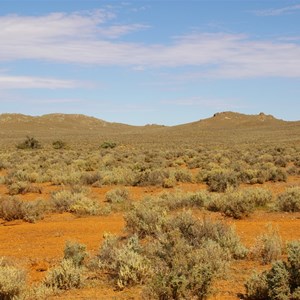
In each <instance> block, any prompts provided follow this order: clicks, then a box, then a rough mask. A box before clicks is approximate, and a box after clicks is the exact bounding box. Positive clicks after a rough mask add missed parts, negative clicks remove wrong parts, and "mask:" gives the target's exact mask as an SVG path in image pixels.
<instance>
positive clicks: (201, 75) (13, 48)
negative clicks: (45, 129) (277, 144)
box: [0, 0, 300, 125]
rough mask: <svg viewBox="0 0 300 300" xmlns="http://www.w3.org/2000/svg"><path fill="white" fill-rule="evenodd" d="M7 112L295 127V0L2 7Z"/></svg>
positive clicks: (299, 83)
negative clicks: (268, 119) (227, 118)
mask: <svg viewBox="0 0 300 300" xmlns="http://www.w3.org/2000/svg"><path fill="white" fill-rule="evenodd" d="M0 41H1V44H0V113H7V112H9V113H23V114H30V115H41V114H47V113H54V112H57V113H58V112H59V113H81V114H86V115H90V116H95V117H97V118H100V119H104V120H106V121H111V122H121V123H127V124H133V125H144V124H149V123H157V124H165V125H174V124H181V123H187V122H192V121H196V120H199V119H203V118H207V117H210V116H211V115H212V114H214V113H215V112H220V111H228V110H230V111H237V112H241V113H247V114H258V113H260V112H265V113H267V114H272V115H274V116H275V117H277V118H281V119H285V120H300V0H298V1H289V0H285V1H283V0H282V1H272V0H268V1H267V0H265V1H252V0H251V1H247V0H236V1H227V0H220V1H216V0H210V1H209V0H208V1H201V0H199V1H196V0H194V1H190V0H184V1H172V0H165V1H155V0H152V1H143V0H139V1H96V0H94V1H89V0H82V1H76V0H72V1H71V0H68V1H63V0H53V1H47V0H39V1H27V0H22V1H16V0H0Z"/></svg>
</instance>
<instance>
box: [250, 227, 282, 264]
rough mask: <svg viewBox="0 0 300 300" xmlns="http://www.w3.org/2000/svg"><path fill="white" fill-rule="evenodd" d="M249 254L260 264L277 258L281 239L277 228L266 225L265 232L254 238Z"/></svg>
mask: <svg viewBox="0 0 300 300" xmlns="http://www.w3.org/2000/svg"><path fill="white" fill-rule="evenodd" d="M251 254H252V256H253V257H254V258H256V259H258V260H259V261H260V262H261V263H262V264H268V263H270V262H272V261H274V260H277V259H279V258H280V256H281V254H282V241H281V237H280V235H279V232H278V230H276V229H274V228H273V227H272V226H271V225H268V226H267V232H266V233H264V234H262V235H260V236H259V237H258V238H257V239H256V242H255V244H254V246H253V248H252V249H251Z"/></svg>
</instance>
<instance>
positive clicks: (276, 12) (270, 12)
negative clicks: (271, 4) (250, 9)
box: [254, 4, 300, 17]
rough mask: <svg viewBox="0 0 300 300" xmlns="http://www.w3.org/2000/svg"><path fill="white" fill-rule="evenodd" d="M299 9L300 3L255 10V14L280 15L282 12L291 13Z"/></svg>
mask: <svg viewBox="0 0 300 300" xmlns="http://www.w3.org/2000/svg"><path fill="white" fill-rule="evenodd" d="M299 10H300V4H296V5H291V6H286V7H281V8H271V9H265V10H259V11H255V12H254V13H255V14H256V15H257V16H263V17H264V16H280V15H284V14H291V13H294V12H296V11H299Z"/></svg>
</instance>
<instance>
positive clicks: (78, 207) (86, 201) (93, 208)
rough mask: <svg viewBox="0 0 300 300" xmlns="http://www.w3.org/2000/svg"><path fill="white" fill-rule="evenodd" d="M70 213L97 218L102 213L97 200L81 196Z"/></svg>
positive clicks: (71, 207) (72, 206) (76, 198)
mask: <svg viewBox="0 0 300 300" xmlns="http://www.w3.org/2000/svg"><path fill="white" fill-rule="evenodd" d="M68 211H69V212H71V213H75V214H76V215H78V216H85V215H89V216H97V215H98V214H99V212H100V204H99V202H98V201H97V200H94V199H90V198H88V197H86V196H79V197H75V201H74V203H73V204H71V206H70V207H69V209H68Z"/></svg>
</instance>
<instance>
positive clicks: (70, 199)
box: [50, 190, 76, 212]
mask: <svg viewBox="0 0 300 300" xmlns="http://www.w3.org/2000/svg"><path fill="white" fill-rule="evenodd" d="M75 202H76V200H75V198H74V193H72V192H71V191H67V190H62V191H58V192H54V193H53V194H52V195H51V199H50V204H51V206H52V207H53V209H54V211H58V212H67V211H69V210H70V207H71V206H72V205H73V204H75Z"/></svg>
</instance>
